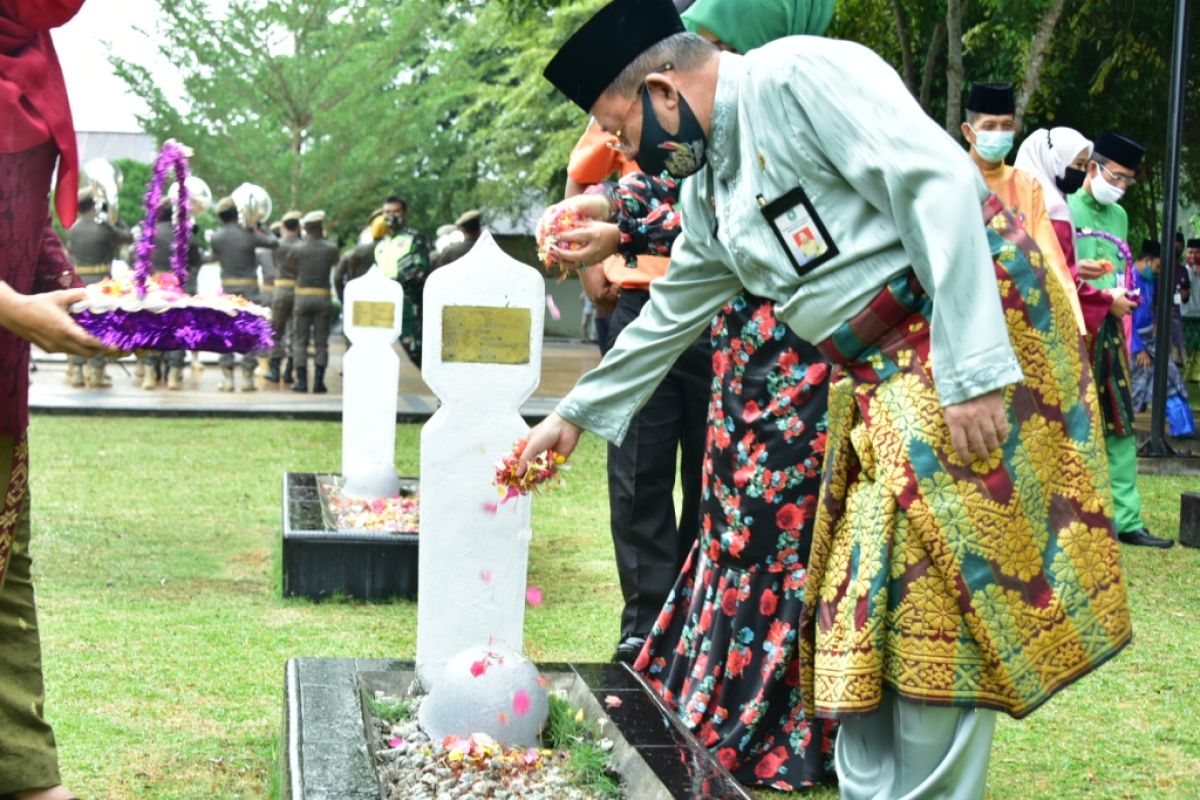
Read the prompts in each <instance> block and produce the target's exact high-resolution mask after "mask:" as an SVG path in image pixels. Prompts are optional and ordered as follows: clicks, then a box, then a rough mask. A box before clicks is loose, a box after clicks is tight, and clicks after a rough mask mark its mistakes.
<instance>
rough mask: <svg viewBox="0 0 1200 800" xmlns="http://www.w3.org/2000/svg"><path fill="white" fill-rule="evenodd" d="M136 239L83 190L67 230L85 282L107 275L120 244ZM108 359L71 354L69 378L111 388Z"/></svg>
mask: <svg viewBox="0 0 1200 800" xmlns="http://www.w3.org/2000/svg"><path fill="white" fill-rule="evenodd" d="M132 241H133V237H132V236H130V235H129V231H128V229H126V228H125V227H124V226H123V225H121V223H120V222H118V223H117V224H116V225H111V224H109V222H108V220H107V219H104V218H100V219H97V217H96V199H95V198H94V197H93V196H92V192H91V190H90V189H84V190H83V191H82V192H80V193H79V216H78V217H77V218H76V220H75V224H74V225H72V226H71V230H69V231H67V253H68V254H69V255H70V256H71V261H72V262H73V263H74V264H75V272H77V273H78V274H79V277H80V278H81V279H82V280H83V282H84V283H85V284H89V285H90V284H93V283H99V282H100V281H102V280H104V279H105V278H107V277H108V276H109V274H110V273H111V271H112V262H113V259H114V258H116V255H117V248H118V247H120V246H121V245H122V244H126V243H128V242H132ZM107 363H108V359H106V358H105V357H104V356H98V357H96V358H93V359H91V360H90V361H89V360H88V359H85V358H83V357H81V356H67V381H68V382H69V383H70V384H71V385H72V386H75V387H82V386H84V385H85V384H86V385H87V387H88V388H90V389H107V388H108V387H110V386H112V381H111V380H110V379H109V377H108V375H106V374H105V372H104V367H105V365H106V364H107Z"/></svg>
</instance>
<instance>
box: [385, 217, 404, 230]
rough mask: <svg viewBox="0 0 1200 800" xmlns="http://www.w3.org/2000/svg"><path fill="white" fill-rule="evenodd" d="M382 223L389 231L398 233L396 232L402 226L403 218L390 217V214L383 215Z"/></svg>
mask: <svg viewBox="0 0 1200 800" xmlns="http://www.w3.org/2000/svg"><path fill="white" fill-rule="evenodd" d="M383 221H384V223H386V224H387V226H388V229H389V230H393V231H398V230H400V226H401V225H402V224H404V218H403V217H399V216H395V215H392V214H385V215H384V216H383Z"/></svg>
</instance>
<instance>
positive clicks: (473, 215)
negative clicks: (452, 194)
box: [454, 208, 483, 225]
mask: <svg viewBox="0 0 1200 800" xmlns="http://www.w3.org/2000/svg"><path fill="white" fill-rule="evenodd" d="M482 218H483V212H481V211H480V210H479V209H478V208H472V209H471V210H470V211H464V212H463V213H462V215H461V216H460V217H459V218H458V219H456V220H454V224H455V225H466V224H468V223H470V222H475V221H476V220H479V219H482Z"/></svg>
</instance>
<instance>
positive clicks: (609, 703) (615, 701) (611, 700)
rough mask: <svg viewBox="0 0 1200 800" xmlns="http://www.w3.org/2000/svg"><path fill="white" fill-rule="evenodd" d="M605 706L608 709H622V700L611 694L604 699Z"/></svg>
mask: <svg viewBox="0 0 1200 800" xmlns="http://www.w3.org/2000/svg"><path fill="white" fill-rule="evenodd" d="M604 706H605V707H606V708H620V707H621V698H619V697H617V696H616V695H615V694H610V695H608V696H606V697H605V698H604Z"/></svg>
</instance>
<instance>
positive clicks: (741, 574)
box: [634, 294, 836, 791]
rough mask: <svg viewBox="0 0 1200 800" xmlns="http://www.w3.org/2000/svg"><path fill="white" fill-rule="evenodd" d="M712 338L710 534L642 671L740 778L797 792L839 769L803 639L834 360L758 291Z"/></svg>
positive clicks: (705, 506) (739, 303) (729, 308)
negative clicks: (802, 654) (814, 703)
mask: <svg viewBox="0 0 1200 800" xmlns="http://www.w3.org/2000/svg"><path fill="white" fill-rule="evenodd" d="M712 334H713V335H712V341H713V379H712V397H711V401H710V404H709V415H708V420H709V424H708V448H707V452H706V454H705V458H704V493H703V495H702V498H701V516H700V520H701V532H700V538H699V539H698V540H697V542H696V543H695V544H694V545H693V546H692V551H691V554H690V555H689V556H688V559H687V562H686V563H685V564H684V567H683V570H682V572H681V573H680V576H679V580H678V581H677V582H676V583H675V587H674V589H673V590H672V592H671V594H670V596H669V597H668V598H667V602H666V604H665V606H664V607H663V610H662V612H661V613H660V614H659V616H658V620H657V622H656V623H655V625H654V628H653V630H652V631H651V632H650V636H649V638H648V641H647V644H646V646H645V648H643V650H642V653H641V656H640V657H639V659H638V661H637V663H636V664H635V666H634V668H635V669H637V670H638V671H639V672H641V673H642V674H643V675H644V676H645V677H646V680H647V681H648V682H649V683H650V685H651V686H652V687H653V688H654V689H655V690H656V691H657V692H658V693H659V695H660V696H661V697H662V698H663V700H664V702H666V703H667V705H668V706H669V707H671V708H672V709H674V710H675V712H676V713H677V714H678V716H679V718H680V719H681V720H682V721H683V722H684V724H685V725H687V726H688V728H689V729H691V730H692V732H693V733H695V734H696V736H697V737H698V738H699V739H700V741H701V743H703V744H704V745H705V746H706V747H708V748H710V749H711V750H712V752H713V753H714V754H715V755H716V757H717V759H718V760H719V761H720V762H721V763H722V764H724V765H725V767H726V768H727V769H729V770H730V772H732V773H733V776H734V777H735V778H737V779H738V780H739V781H741V782H742V783H745V784H748V785H757V786H770V787H772V788H775V789H781V790H785V791H795V790H797V789H801V788H804V787H808V786H812V785H814V784H817V783H821V782H824V781H828V780H831V779H832V777H833V763H832V761H833V735H832V731H833V726H834V725H835V724H836V723H833V722H832V721H830V720H820V721H816V722H813V721H810V720H809V719H808V718H807V717H805V715H804V706H803V702H802V698H801V695H800V681H799V677H800V672H799V662H798V651H797V641H796V639H797V623H798V621H799V619H800V610H801V608H802V606H803V604H804V583H805V577H806V570H805V565H806V563H807V561H808V548H809V542H810V541H811V537H812V525H813V515H814V512H815V510H816V505H817V490H818V488H819V486H820V467H821V458H822V456H823V454H824V450H825V395H826V389H827V386H828V378H829V364H828V363H826V362H825V360H824V359H823V358H822V357H821V355H820V353H818V352H817V351H816V348H814V347H813V346H812V345H811V344H809V343H808V342H805V341H803V340H802V339H800V338H798V337H797V336H796V335H795V334H793V333H791V332H790V331H789V330H788V328H787V326H785V325H784V324H783V323H781V322H779V321H778V320H776V319H775V314H774V304H773V303H771V302H770V301H769V300H764V299H761V298H757V297H753V296H750V295H746V294H742V295H739V296H737V297H736V298H734V299H733V300H732V301H731V302H730V303H729V304H728V305H726V306H725V308H724V309H723V310H722V312H721V313H720V315H718V316H717V319H716V321H715V322H714V324H713V331H712Z"/></svg>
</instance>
